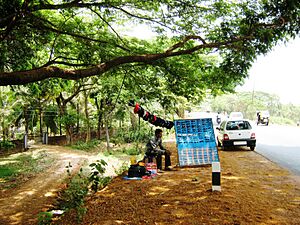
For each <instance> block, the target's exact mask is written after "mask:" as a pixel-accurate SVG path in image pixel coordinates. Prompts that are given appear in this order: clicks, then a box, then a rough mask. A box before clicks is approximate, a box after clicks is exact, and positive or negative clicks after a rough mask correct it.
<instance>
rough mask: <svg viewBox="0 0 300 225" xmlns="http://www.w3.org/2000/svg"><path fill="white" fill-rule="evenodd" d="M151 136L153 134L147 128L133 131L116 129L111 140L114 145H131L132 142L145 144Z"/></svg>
mask: <svg viewBox="0 0 300 225" xmlns="http://www.w3.org/2000/svg"><path fill="white" fill-rule="evenodd" d="M151 136H153V132H152V130H151V129H149V128H143V127H141V128H140V129H137V130H133V129H121V128H120V129H118V130H117V131H116V133H115V135H114V136H113V137H111V140H112V141H113V142H115V143H116V144H120V143H132V142H146V141H148V139H149V137H151Z"/></svg>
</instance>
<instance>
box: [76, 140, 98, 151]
mask: <svg viewBox="0 0 300 225" xmlns="http://www.w3.org/2000/svg"><path fill="white" fill-rule="evenodd" d="M99 143H100V141H99V140H95V139H94V140H91V141H89V142H84V141H77V142H76V143H75V144H74V145H71V148H73V149H77V150H82V151H89V150H91V149H93V148H95V147H96V146H98V145H99Z"/></svg>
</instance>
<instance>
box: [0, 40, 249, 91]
mask: <svg viewBox="0 0 300 225" xmlns="http://www.w3.org/2000/svg"><path fill="white" fill-rule="evenodd" d="M249 39H252V37H251V36H249V37H243V38H242V37H241V38H236V39H233V40H229V41H226V42H217V43H205V44H201V45H197V46H195V47H192V48H189V49H183V50H178V51H166V52H162V53H157V54H145V55H132V56H122V57H117V58H114V59H112V60H110V61H107V62H103V63H101V64H98V65H96V66H93V67H90V68H85V69H77V70H71V69H62V68H59V67H53V66H49V67H42V68H38V69H33V70H27V71H19V72H5V73H0V86H5V85H20V84H27V83H31V82H36V81H41V80H44V79H48V78H62V79H69V80H78V79H81V78H85V77H91V76H100V75H101V74H103V73H105V72H107V71H109V70H111V69H113V68H116V67H118V66H121V65H124V64H132V63H145V64H148V63H151V62H154V61H157V60H159V59H164V58H168V57H174V56H180V55H187V54H192V53H194V52H196V51H199V50H200V49H212V48H218V49H220V48H225V47H227V48H231V46H232V45H233V44H234V43H237V42H240V41H244V40H249Z"/></svg>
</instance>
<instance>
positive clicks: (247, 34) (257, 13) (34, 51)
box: [0, 0, 300, 91]
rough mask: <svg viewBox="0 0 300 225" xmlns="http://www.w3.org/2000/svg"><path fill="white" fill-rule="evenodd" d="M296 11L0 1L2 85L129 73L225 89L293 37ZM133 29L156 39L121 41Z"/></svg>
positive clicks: (276, 1) (267, 6) (277, 2)
mask: <svg viewBox="0 0 300 225" xmlns="http://www.w3.org/2000/svg"><path fill="white" fill-rule="evenodd" d="M299 8H300V2H299V1H298V0H260V1H257V0H240V1H235V0H227V1H226V0H201V1H199V0H187V1H181V0H159V1H156V0H153V1H146V0H142V1H141V0H112V1H110V0H108V1H106V0H103V1H100V0H2V1H1V2H0V13H1V18H0V49H1V51H0V86H6V85H22V84H27V83H32V82H37V81H42V80H45V79H48V78H62V79H70V80H79V79H82V78H86V77H92V76H102V75H103V74H106V73H107V72H117V71H118V70H124V69H128V71H129V70H130V72H131V73H132V74H134V73H135V74H134V76H135V77H139V76H142V75H143V74H144V73H145V71H150V70H151V72H152V73H158V74H159V75H160V76H164V77H166V79H165V80H164V81H167V83H166V84H165V85H168V86H169V87H170V88H172V87H173V89H174V87H176V85H183V86H185V87H189V84H191V83H192V84H194V85H196V84H199V85H200V88H199V89H201V83H204V82H206V83H207V84H206V85H203V84H202V91H203V90H205V88H210V89H213V90H221V91H226V90H230V89H232V87H234V85H236V84H238V83H241V82H242V80H243V78H245V77H246V76H247V72H248V69H249V68H250V66H251V63H252V62H253V60H254V59H255V58H256V56H257V55H259V54H265V53H267V52H268V51H269V50H270V49H271V48H272V47H273V46H274V45H276V44H277V42H278V41H285V40H288V39H289V38H294V37H295V36H297V35H299V27H300V24H299V21H300V13H299ZM138 24H144V25H146V26H148V27H151V29H152V30H153V32H156V37H155V38H152V39H149V40H148V39H147V40H140V39H137V38H133V37H130V36H128V34H127V35H126V32H125V31H126V29H127V28H130V27H133V26H137V25H138ZM141 32H142V31H141ZM208 56H216V57H217V58H218V60H215V59H212V60H210V59H209V58H207V57H208ZM179 57H180V58H179ZM111 74H112V73H111ZM188 80H190V82H187V81H188ZM195 81H196V82H195ZM187 83H189V84H188V85H187ZM193 90H194V89H193ZM178 91H180V90H178ZM200 91H201V90H200Z"/></svg>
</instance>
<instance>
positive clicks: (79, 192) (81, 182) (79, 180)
mask: <svg viewBox="0 0 300 225" xmlns="http://www.w3.org/2000/svg"><path fill="white" fill-rule="evenodd" d="M71 167H72V165H71V164H70V163H69V165H68V166H67V172H68V176H69V178H68V179H69V181H68V185H67V188H66V189H65V190H64V191H63V192H62V194H61V204H60V207H61V208H62V209H63V210H66V211H69V210H71V209H75V210H76V212H77V219H78V222H80V221H81V220H82V218H83V216H84V214H85V213H86V208H85V207H84V198H85V196H86V195H87V193H88V185H89V182H88V179H87V178H86V177H85V176H84V174H83V172H82V169H80V171H79V173H78V174H76V175H75V176H72V174H71V172H70V168H71Z"/></svg>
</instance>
